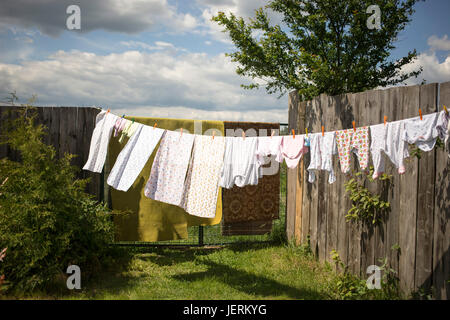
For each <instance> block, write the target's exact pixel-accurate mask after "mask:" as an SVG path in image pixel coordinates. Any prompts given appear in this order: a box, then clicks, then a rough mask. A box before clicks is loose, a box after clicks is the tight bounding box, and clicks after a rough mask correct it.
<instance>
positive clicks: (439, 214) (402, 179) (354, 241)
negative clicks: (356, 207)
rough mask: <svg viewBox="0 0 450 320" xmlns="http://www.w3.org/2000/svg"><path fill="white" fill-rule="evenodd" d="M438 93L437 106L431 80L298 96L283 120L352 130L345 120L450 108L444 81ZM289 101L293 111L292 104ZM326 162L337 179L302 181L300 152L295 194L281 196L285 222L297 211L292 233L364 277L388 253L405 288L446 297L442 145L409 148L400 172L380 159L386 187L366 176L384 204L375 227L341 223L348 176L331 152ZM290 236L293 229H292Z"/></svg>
mask: <svg viewBox="0 0 450 320" xmlns="http://www.w3.org/2000/svg"><path fill="white" fill-rule="evenodd" d="M295 95H296V92H292V93H291V94H290V98H291V99H292V97H295ZM439 98H440V103H439V104H438V84H428V85H422V86H418V85H417V86H409V87H395V88H390V89H386V90H372V91H367V92H362V93H356V94H344V95H339V96H335V97H328V96H325V95H321V96H319V97H317V98H315V99H312V100H311V101H305V102H299V100H300V99H298V97H297V98H296V99H297V100H296V102H295V103H293V104H292V105H290V118H289V121H290V122H291V121H293V122H295V126H296V128H299V127H301V126H304V127H306V128H308V130H309V132H311V133H312V132H320V131H321V126H322V125H324V126H325V131H332V130H340V129H348V128H352V121H355V122H356V126H370V125H373V124H377V123H383V120H384V116H387V117H388V121H396V120H401V119H405V118H410V117H415V116H418V114H419V108H421V109H422V112H423V114H428V113H432V112H436V111H439V110H442V105H443V104H445V105H447V106H450V82H447V83H444V84H441V85H440V95H439ZM295 105H297V107H298V109H299V110H298V111H295V110H294V109H295ZM302 110H304V112H306V113H305V117H304V119H300V118H297V119H295V118H294V117H295V114H297V115H298V114H299V113H301V112H303V111H302ZM291 116H292V117H291ZM302 121H303V124H302ZM300 133H304V131H303V132H300ZM411 150H413V148H410V151H411ZM355 159H356V157H355ZM333 160H334V169H335V171H336V177H337V180H336V182H335V183H334V184H333V185H329V184H328V182H327V180H328V175H327V174H322V173H320V174H318V175H317V181H315V182H314V183H312V184H311V183H308V182H307V174H308V172H307V170H306V169H307V166H308V164H309V156H308V154H307V155H306V156H305V157H304V166H303V167H302V168H300V167H299V169H298V172H297V175H300V176H302V177H303V178H301V179H300V180H301V181H300V184H301V185H302V188H301V190H300V193H299V190H296V189H295V188H291V189H289V191H288V193H289V192H293V195H292V196H291V195H289V194H288V199H291V200H292V201H294V202H295V210H294V209H293V210H292V211H288V217H287V221H288V222H287V223H288V224H289V221H291V220H290V217H289V214H293V215H296V214H297V211H299V210H300V211H301V220H302V221H301V228H300V230H299V232H300V236H299V239H300V240H301V241H305V240H306V239H307V237H308V236H309V237H310V239H311V247H312V250H313V252H314V254H316V256H317V257H318V258H319V259H320V260H327V261H330V259H331V257H330V251H331V250H333V249H335V250H336V251H337V252H338V253H339V255H340V257H341V259H342V261H344V262H345V263H346V264H347V265H348V266H349V269H350V270H351V271H352V272H354V273H356V274H359V275H360V276H363V277H366V276H367V275H365V272H366V269H367V267H368V266H369V265H371V264H376V265H381V263H382V260H383V259H387V261H388V263H389V265H390V267H391V268H393V269H394V270H396V272H397V274H398V276H399V278H400V286H401V288H402V289H403V290H404V291H405V292H411V291H413V290H416V289H419V288H421V289H423V290H425V291H427V290H430V289H433V293H434V295H435V297H436V298H439V299H448V298H449V294H450V290H449V284H448V280H449V278H450V256H449V245H450V225H449V224H448V219H449V216H450V179H449V176H450V174H449V173H450V172H449V171H450V159H449V158H448V156H447V153H446V151H444V150H442V149H440V148H435V150H433V151H432V152H427V153H425V152H422V153H421V154H420V159H419V157H416V156H414V154H412V155H411V157H409V158H408V159H407V160H406V161H405V165H406V173H405V174H404V175H399V174H398V169H397V168H396V167H395V166H394V165H393V164H391V163H390V161H389V160H388V159H387V158H386V170H385V172H386V173H387V174H389V175H392V179H391V183H390V187H389V188H385V187H384V185H385V183H383V182H381V181H375V182H368V181H366V182H365V186H366V187H367V188H368V189H369V191H371V192H373V193H378V194H381V195H382V197H383V199H386V200H387V201H389V202H390V204H391V210H390V212H389V213H388V215H387V216H386V217H385V219H384V222H383V223H382V224H380V225H377V226H375V227H367V226H362V225H360V224H355V223H350V222H346V219H345V215H346V214H347V212H348V210H349V209H350V208H351V201H350V199H349V197H348V195H347V194H346V192H345V186H344V184H345V182H347V181H348V180H349V179H350V176H349V175H344V174H342V173H341V172H340V166H339V164H338V162H339V160H338V157H335V158H334V159H333ZM357 163H358V162H357V161H356V160H355V161H353V167H352V169H353V170H359V165H358V164H357ZM370 164H371V162H370ZM299 196H301V197H302V198H301V200H302V201H299V199H298V197H299ZM287 206H288V207H289V206H290V204H289V202H288V203H287ZM297 215H298V214H297ZM287 228H289V226H287ZM293 228H295V225H294V227H293ZM290 235H296V232H295V230H293V231H292V232H291V233H290ZM288 236H289V235H288Z"/></svg>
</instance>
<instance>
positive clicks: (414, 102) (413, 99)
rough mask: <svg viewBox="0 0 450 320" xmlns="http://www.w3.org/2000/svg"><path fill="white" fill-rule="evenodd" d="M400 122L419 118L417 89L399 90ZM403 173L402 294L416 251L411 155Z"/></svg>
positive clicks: (414, 160)
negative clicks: (401, 101) (415, 117)
mask: <svg viewBox="0 0 450 320" xmlns="http://www.w3.org/2000/svg"><path fill="white" fill-rule="evenodd" d="M402 89H403V90H402V94H403V105H402V109H401V110H402V119H406V118H410V117H414V116H417V115H418V111H419V105H420V100H419V98H420V86H410V87H405V88H402ZM405 167H406V173H405V174H404V175H402V176H401V177H400V199H401V202H400V203H401V207H400V228H399V244H400V249H401V254H400V261H399V272H400V287H401V288H402V289H403V290H404V291H411V290H413V289H414V278H415V274H414V271H415V260H416V256H415V248H416V221H417V180H418V174H417V171H418V160H417V158H416V157H414V156H411V157H409V158H408V159H406V161H405Z"/></svg>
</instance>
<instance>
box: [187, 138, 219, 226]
mask: <svg viewBox="0 0 450 320" xmlns="http://www.w3.org/2000/svg"><path fill="white" fill-rule="evenodd" d="M224 152H225V138H224V137H222V136H216V137H214V138H213V137H211V136H202V135H195V138H194V147H193V148H192V157H191V162H190V166H189V169H188V174H187V178H186V182H185V188H184V194H183V200H182V205H181V207H182V208H183V209H184V210H185V211H186V212H187V213H189V214H191V215H194V216H198V217H204V218H214V217H215V215H216V206H217V196H218V194H219V180H220V172H221V170H222V166H223V156H224Z"/></svg>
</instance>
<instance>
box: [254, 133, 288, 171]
mask: <svg viewBox="0 0 450 320" xmlns="http://www.w3.org/2000/svg"><path fill="white" fill-rule="evenodd" d="M257 139H258V147H257V149H256V159H257V161H258V163H259V165H261V166H262V165H264V164H265V161H264V157H268V156H274V157H275V160H276V161H278V162H282V161H283V159H282V158H281V139H282V137H281V136H268V137H257Z"/></svg>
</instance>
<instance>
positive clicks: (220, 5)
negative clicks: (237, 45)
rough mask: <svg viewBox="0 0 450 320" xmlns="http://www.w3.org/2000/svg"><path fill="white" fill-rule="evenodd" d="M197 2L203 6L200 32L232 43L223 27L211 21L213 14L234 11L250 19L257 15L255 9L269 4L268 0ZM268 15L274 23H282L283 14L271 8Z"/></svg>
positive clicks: (208, 0) (210, 0) (199, 0)
mask: <svg viewBox="0 0 450 320" xmlns="http://www.w3.org/2000/svg"><path fill="white" fill-rule="evenodd" d="M197 4H198V5H199V7H200V8H202V14H201V20H202V23H200V26H201V27H200V28H198V29H199V30H201V31H200V32H202V33H203V34H207V35H209V36H210V37H211V38H213V39H214V40H216V41H220V42H224V43H228V44H231V41H230V39H229V37H228V35H227V34H226V33H223V32H222V30H223V27H221V26H219V25H218V24H217V23H216V22H213V21H211V18H212V17H213V16H216V15H217V14H218V13H219V12H224V13H233V14H235V15H236V16H238V17H243V18H244V19H245V20H247V21H248V19H249V18H251V17H254V16H255V10H256V9H259V8H261V7H264V6H266V5H267V0H254V1H246V0H217V1H216V0H197ZM268 16H269V18H270V20H271V21H272V22H273V23H274V24H280V23H281V20H282V16H281V15H279V14H278V13H276V12H273V11H271V10H269V11H268Z"/></svg>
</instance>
